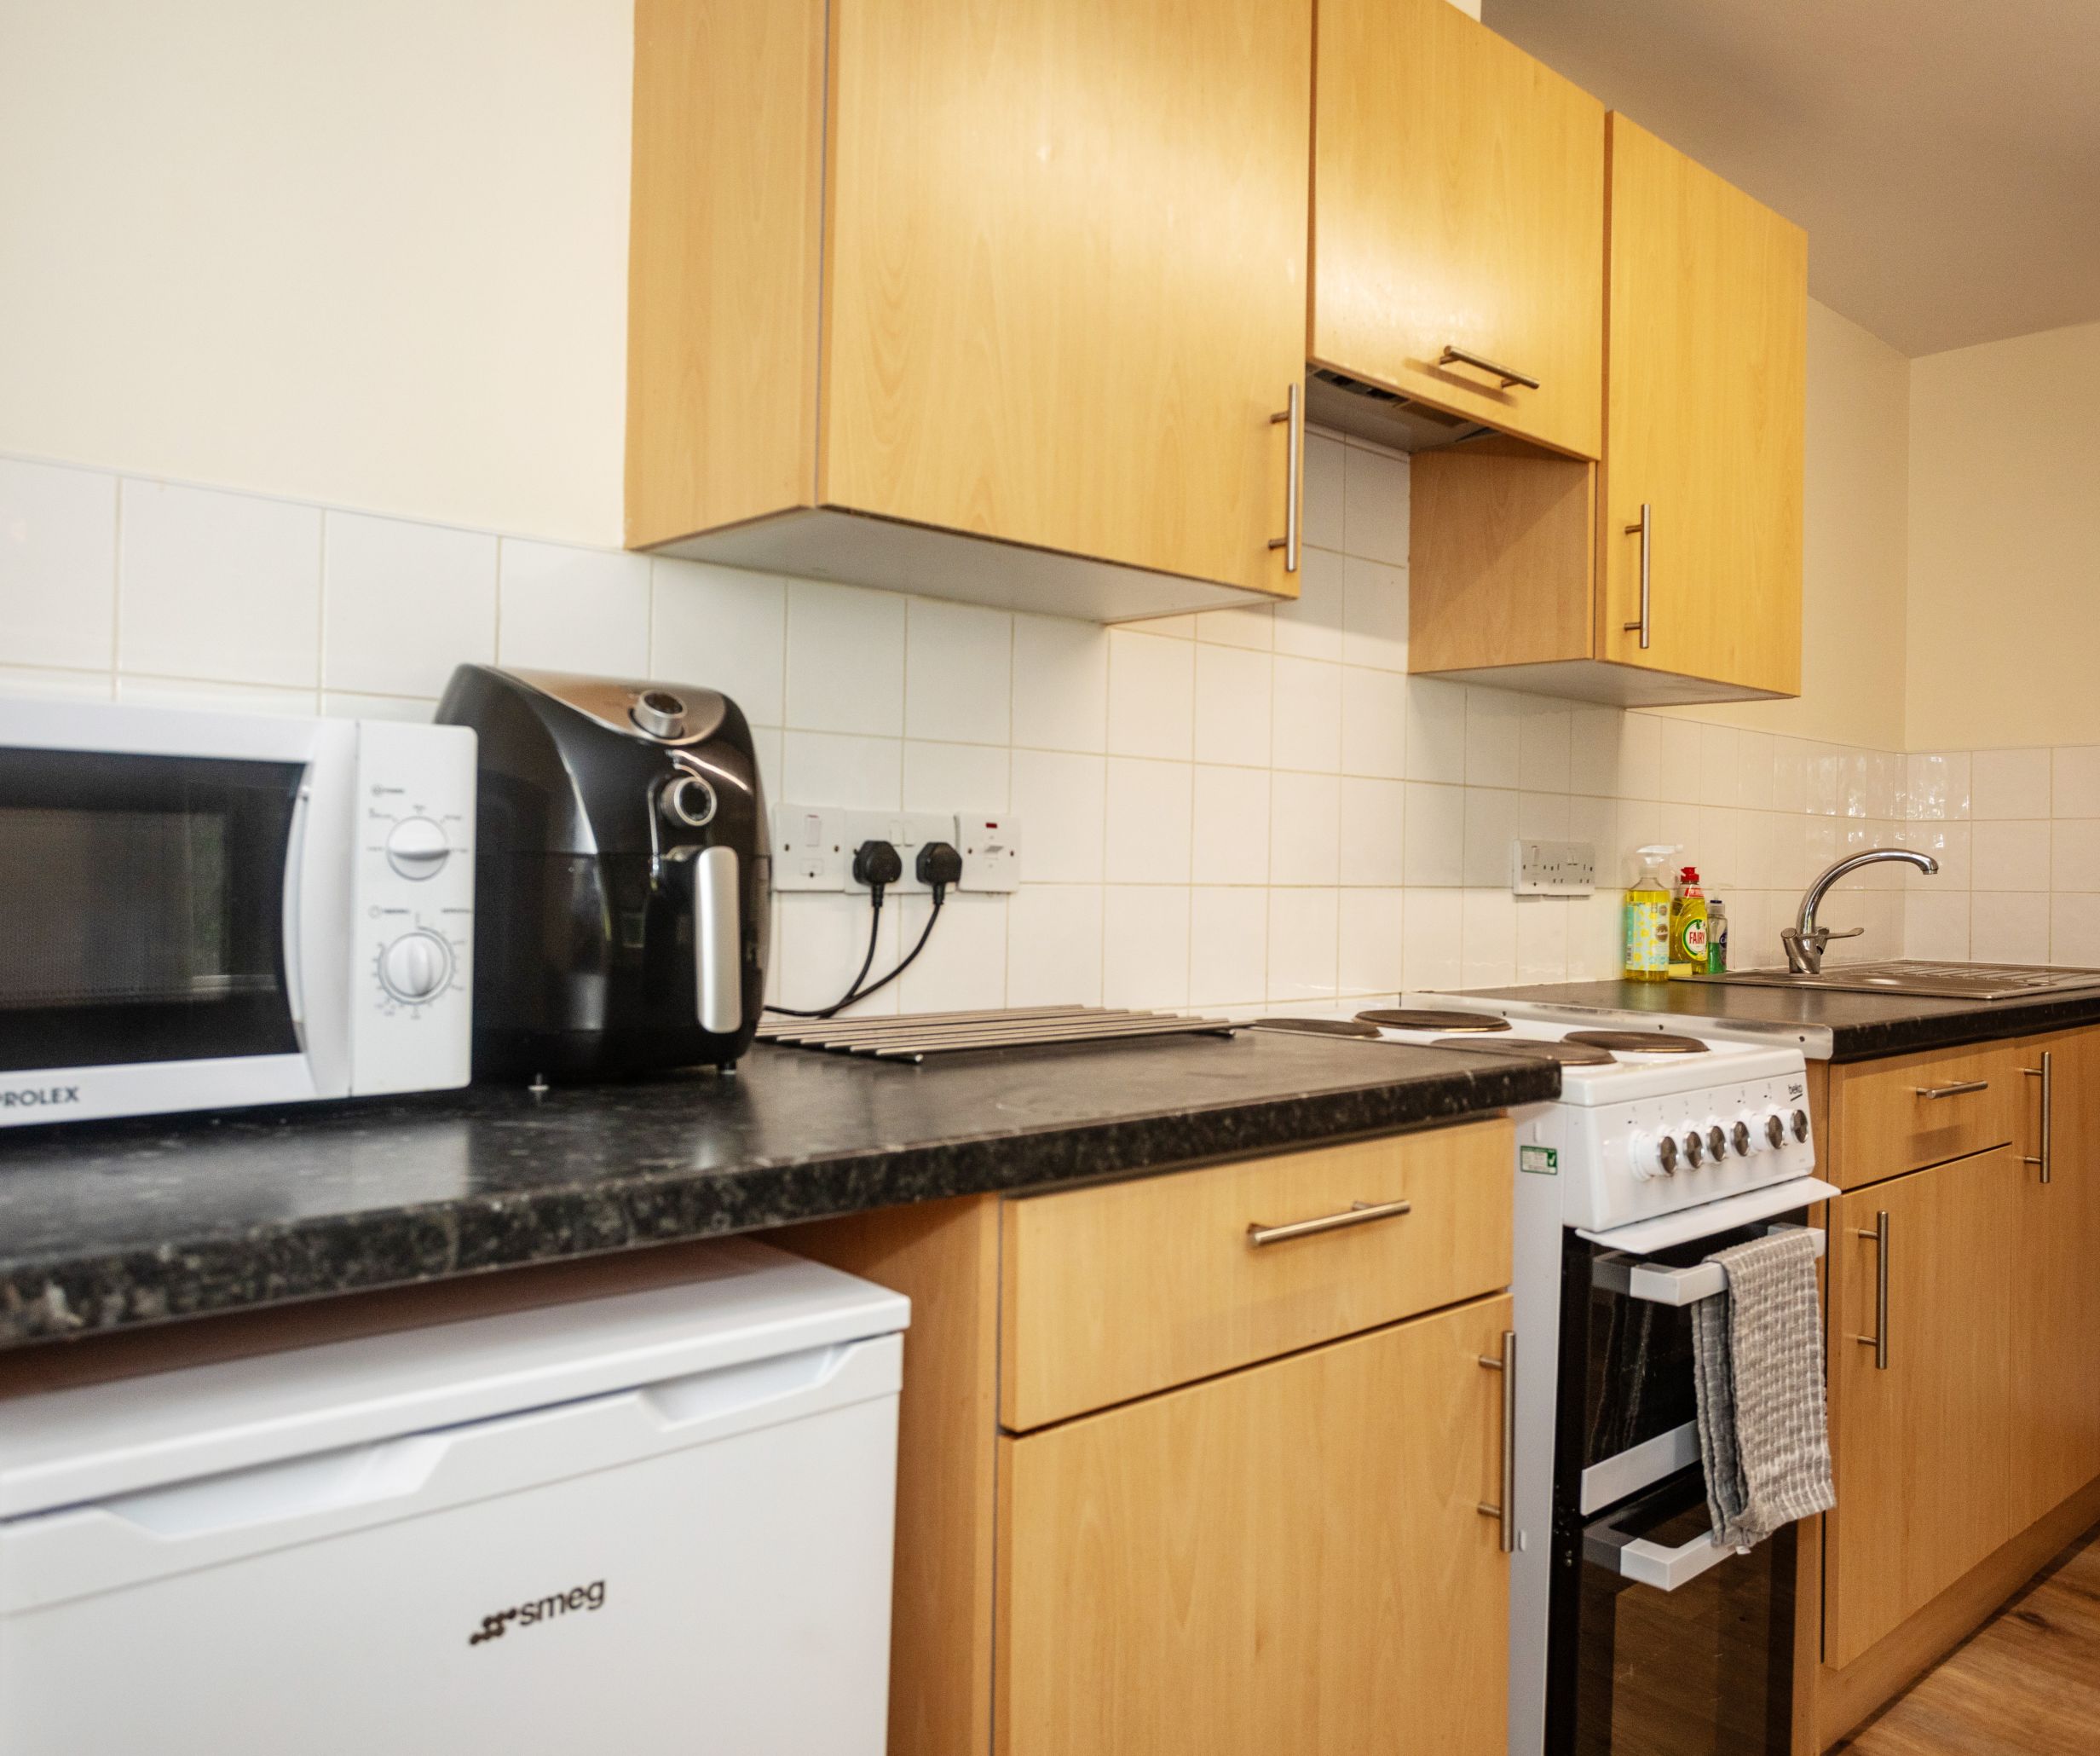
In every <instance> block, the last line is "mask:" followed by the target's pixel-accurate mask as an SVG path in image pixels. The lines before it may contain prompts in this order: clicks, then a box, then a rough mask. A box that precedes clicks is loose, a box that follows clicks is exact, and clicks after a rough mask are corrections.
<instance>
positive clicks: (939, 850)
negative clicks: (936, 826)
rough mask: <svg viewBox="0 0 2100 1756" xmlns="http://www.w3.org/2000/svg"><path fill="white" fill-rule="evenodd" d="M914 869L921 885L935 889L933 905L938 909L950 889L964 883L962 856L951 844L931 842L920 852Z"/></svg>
mask: <svg viewBox="0 0 2100 1756" xmlns="http://www.w3.org/2000/svg"><path fill="white" fill-rule="evenodd" d="M914 871H915V872H916V873H917V875H918V878H919V881H920V883H921V884H930V885H932V887H933V905H934V907H935V908H937V909H938V907H939V906H940V905H941V902H942V899H943V898H944V897H946V896H947V894H948V887H949V885H951V884H960V883H961V882H962V856H961V854H959V853H957V852H955V846H954V845H953V844H952V843H950V842H946V841H929V842H927V843H926V846H924V847H921V848H920V850H919V858H918V862H917V864H916V865H915V866H914Z"/></svg>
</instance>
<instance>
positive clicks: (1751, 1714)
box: [1561, 1464, 1797, 1756]
mask: <svg viewBox="0 0 2100 1756" xmlns="http://www.w3.org/2000/svg"><path fill="white" fill-rule="evenodd" d="M1581 1547H1582V1558H1581V1562H1580V1564H1579V1565H1578V1567H1577V1568H1575V1569H1574V1577H1575V1579H1576V1580H1577V1582H1578V1583H1577V1586H1576V1590H1577V1591H1578V1594H1579V1605H1578V1609H1579V1618H1580V1623H1581V1640H1582V1644H1581V1655H1580V1680H1579V1683H1578V1687H1577V1690H1576V1695H1575V1713H1574V1714H1573V1716H1572V1718H1573V1723H1572V1727H1571V1728H1570V1730H1572V1743H1568V1744H1564V1745H1562V1746H1561V1747H1562V1748H1566V1749H1572V1750H1575V1751H1578V1752H1581V1753H1584V1756H1605V1753H1607V1752H1608V1753H1612V1756H1633V1753H1653V1756H1663V1753H1664V1752H1667V1753H1669V1756H1786V1753H1787V1751H1788V1750H1789V1748H1790V1747H1791V1736H1792V1707H1793V1654H1794V1583H1795V1580H1794V1574H1795V1566H1796V1561H1797V1556H1796V1536H1795V1531H1794V1528H1793V1527H1792V1526H1791V1525H1790V1526H1789V1527H1787V1528H1786V1529H1785V1530H1782V1531H1780V1532H1778V1533H1776V1534H1774V1535H1773V1536H1772V1537H1771V1538H1769V1539H1768V1540H1766V1541H1764V1542H1762V1543H1760V1544H1759V1545H1757V1547H1756V1548H1754V1549H1751V1550H1749V1551H1746V1552H1738V1551H1735V1550H1733V1549H1722V1548H1717V1547H1716V1545H1715V1544H1714V1540H1713V1527H1712V1522H1711V1517H1710V1516H1709V1514H1708V1512H1707V1509H1706V1482H1705V1476H1704V1474H1703V1473H1702V1472H1701V1470H1699V1466H1698V1465H1697V1464H1693V1466H1692V1467H1691V1468H1690V1469H1688V1470H1680V1471H1679V1472H1678V1473H1677V1474H1676V1475H1674V1476H1670V1477H1668V1478H1667V1479H1665V1480H1664V1482H1661V1483H1659V1484H1658V1485H1657V1486H1655V1487H1651V1488H1649V1489H1648V1490H1647V1492H1646V1493H1641V1494H1637V1495H1636V1496H1635V1497H1634V1498H1633V1499H1630V1500H1627V1501H1625V1502H1624V1503H1622V1504H1621V1505H1618V1506H1615V1507H1613V1508H1612V1511H1609V1512H1607V1513H1606V1514H1604V1515H1603V1516H1600V1517H1597V1518H1595V1519H1592V1520H1590V1521H1589V1522H1588V1523H1587V1524H1585V1525H1584V1527H1583V1529H1582V1541H1581Z"/></svg>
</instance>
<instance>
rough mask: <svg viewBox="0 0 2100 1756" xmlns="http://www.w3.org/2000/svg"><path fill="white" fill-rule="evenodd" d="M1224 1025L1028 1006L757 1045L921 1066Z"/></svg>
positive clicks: (1176, 1016)
mask: <svg viewBox="0 0 2100 1756" xmlns="http://www.w3.org/2000/svg"><path fill="white" fill-rule="evenodd" d="M1237 1028H1238V1027H1237V1025H1233V1024H1232V1023H1231V1022H1230V1021H1229V1020H1225V1019H1216V1018H1189V1017H1186V1016H1184V1015H1183V1014H1180V1013H1172V1012H1130V1011H1126V1010H1122V1009H1119V1008H1110V1007H1099V1006H1033V1007H1017V1008H1001V1009H999V1010H997V1011H993V1012H921V1013H904V1014H899V1015H898V1016H897V1017H894V1018H872V1019H871V1018H846V1019H788V1020H782V1021H780V1022H778V1023H767V1024H763V1025H759V1042H761V1043H780V1044H781V1045H782V1046H783V1047H785V1048H822V1049H828V1050H830V1051H831V1052H832V1053H834V1054H859V1055H866V1056H868V1057H869V1058H870V1059H872V1060H879V1061H922V1060H925V1059H926V1057H927V1056H928V1055H930V1054H947V1053H949V1052H950V1051H952V1050H955V1049H961V1048H1047V1047H1049V1046H1051V1045H1053V1044H1057V1043H1113V1042H1119V1041H1127V1040H1128V1039H1130V1038H1132V1037H1197V1036H1203V1037H1230V1036H1231V1035H1232V1033H1233V1031H1235V1030H1237Z"/></svg>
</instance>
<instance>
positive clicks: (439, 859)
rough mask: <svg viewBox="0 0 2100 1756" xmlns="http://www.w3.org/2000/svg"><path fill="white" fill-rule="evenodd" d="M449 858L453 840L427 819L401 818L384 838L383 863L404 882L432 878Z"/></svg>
mask: <svg viewBox="0 0 2100 1756" xmlns="http://www.w3.org/2000/svg"><path fill="white" fill-rule="evenodd" d="M450 858H452V838H451V837H450V836H448V835H446V833H445V830H444V828H443V826H442V825H441V824H439V823H432V822H431V821H430V818H429V817H403V818H402V819H401V822H399V823H396V824H395V825H394V827H393V829H391V830H389V832H388V834H387V838H386V863H387V864H389V866H391V867H393V869H395V871H396V872H398V873H400V874H401V876H402V877H404V878H407V879H410V880H412V881H416V882H421V881H423V880H424V879H426V878H435V877H436V876H437V875H438V874H439V873H440V872H441V871H443V870H444V869H445V863H446V862H447V860H449V859H450Z"/></svg>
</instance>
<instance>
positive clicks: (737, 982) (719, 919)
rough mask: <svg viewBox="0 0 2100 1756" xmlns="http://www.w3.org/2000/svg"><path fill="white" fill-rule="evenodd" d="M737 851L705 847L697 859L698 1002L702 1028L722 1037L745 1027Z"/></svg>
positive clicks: (695, 969) (695, 984)
mask: <svg viewBox="0 0 2100 1756" xmlns="http://www.w3.org/2000/svg"><path fill="white" fill-rule="evenodd" d="M737 876H738V875H737V870H736V849H735V848H733V847H704V848H702V849H701V851H700V852H699V853H697V854H696V855H695V856H694V858H693V999H694V1003H695V1010H696V1012H697V1013H698V1014H699V1019H700V1027H701V1030H703V1031H713V1033H714V1034H715V1035H716V1036H718V1037H730V1036H734V1035H735V1034H736V1032H737V1031H739V1030H741V1028H742V1027H743V1022H744V986H743V973H742V970H741V968H740V967H739V964H738V960H737V940H738V938H739V934H738V931H737V927H738V921H739V917H740V915H741V904H740V901H739V898H738V894H737V892H738V884H737Z"/></svg>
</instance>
